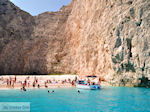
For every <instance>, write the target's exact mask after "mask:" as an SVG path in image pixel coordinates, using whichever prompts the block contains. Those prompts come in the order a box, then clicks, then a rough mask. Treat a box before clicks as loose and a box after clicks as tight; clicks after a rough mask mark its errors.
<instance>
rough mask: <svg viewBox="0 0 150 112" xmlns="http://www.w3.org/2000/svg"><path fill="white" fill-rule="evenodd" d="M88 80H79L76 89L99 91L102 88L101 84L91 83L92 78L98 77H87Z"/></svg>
mask: <svg viewBox="0 0 150 112" xmlns="http://www.w3.org/2000/svg"><path fill="white" fill-rule="evenodd" d="M86 78H87V81H86V80H78V81H77V82H76V88H78V89H88V90H99V89H100V88H101V86H100V84H98V83H96V82H94V81H90V79H91V78H96V76H86Z"/></svg>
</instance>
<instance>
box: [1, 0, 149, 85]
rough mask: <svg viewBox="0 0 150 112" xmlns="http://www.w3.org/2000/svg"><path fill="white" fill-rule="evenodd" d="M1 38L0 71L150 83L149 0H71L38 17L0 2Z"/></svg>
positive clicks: (122, 83) (115, 82)
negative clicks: (92, 75) (65, 74)
mask: <svg viewBox="0 0 150 112" xmlns="http://www.w3.org/2000/svg"><path fill="white" fill-rule="evenodd" d="M12 29H13V30H12ZM10 30H11V31H10ZM0 39H1V40H0V42H1V45H0V73H1V74H11V73H12V74H26V73H27V74H33V73H34V74H35V73H37V74H48V73H76V74H79V75H89V74H95V75H98V76H101V77H104V78H105V79H106V80H108V81H109V82H110V83H111V84H112V85H120V86H122V85H123V86H150V81H149V80H150V79H149V78H150V46H149V42H150V1H149V0H73V1H72V3H71V4H69V5H68V6H65V7H63V8H62V9H61V10H60V11H58V12H46V13H43V14H40V15H38V16H36V17H32V16H31V15H29V14H27V13H26V12H24V11H21V10H20V9H19V8H17V7H16V6H14V5H13V4H12V3H10V2H9V1H7V0H1V2H0Z"/></svg>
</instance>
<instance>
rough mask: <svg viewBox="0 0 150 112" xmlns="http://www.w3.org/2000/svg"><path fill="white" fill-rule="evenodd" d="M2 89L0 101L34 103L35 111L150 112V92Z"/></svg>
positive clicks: (126, 88) (32, 106)
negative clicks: (24, 90)
mask: <svg viewBox="0 0 150 112" xmlns="http://www.w3.org/2000/svg"><path fill="white" fill-rule="evenodd" d="M52 90H54V93H48V92H47V91H48V89H36V90H27V91H26V92H23V91H21V90H0V102H30V111H31V112H150V89H148V88H128V87H103V88H102V89H101V90H80V92H81V93H78V92H77V89H76V88H65V89H62V88H57V89H49V91H50V92H51V91H52Z"/></svg>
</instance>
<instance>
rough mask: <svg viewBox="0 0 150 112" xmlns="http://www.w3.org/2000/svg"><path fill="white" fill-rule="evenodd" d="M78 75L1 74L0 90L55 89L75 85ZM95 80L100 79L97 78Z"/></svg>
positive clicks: (106, 84) (105, 84) (104, 83)
mask: <svg viewBox="0 0 150 112" xmlns="http://www.w3.org/2000/svg"><path fill="white" fill-rule="evenodd" d="M76 78H78V79H83V77H79V76H77V75H71V74H69V75H23V76H17V75H16V76H15V75H3V76H0V90H11V89H21V88H22V87H23V86H24V87H25V88H26V89H53V88H71V87H75V82H76ZM94 80H98V78H95V79H94ZM101 86H110V85H109V84H108V83H107V82H101Z"/></svg>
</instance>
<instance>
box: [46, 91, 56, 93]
mask: <svg viewBox="0 0 150 112" xmlns="http://www.w3.org/2000/svg"><path fill="white" fill-rule="evenodd" d="M47 92H48V93H50V91H49V90H48V91H47ZM54 92H55V91H54V90H53V91H51V93H54Z"/></svg>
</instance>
